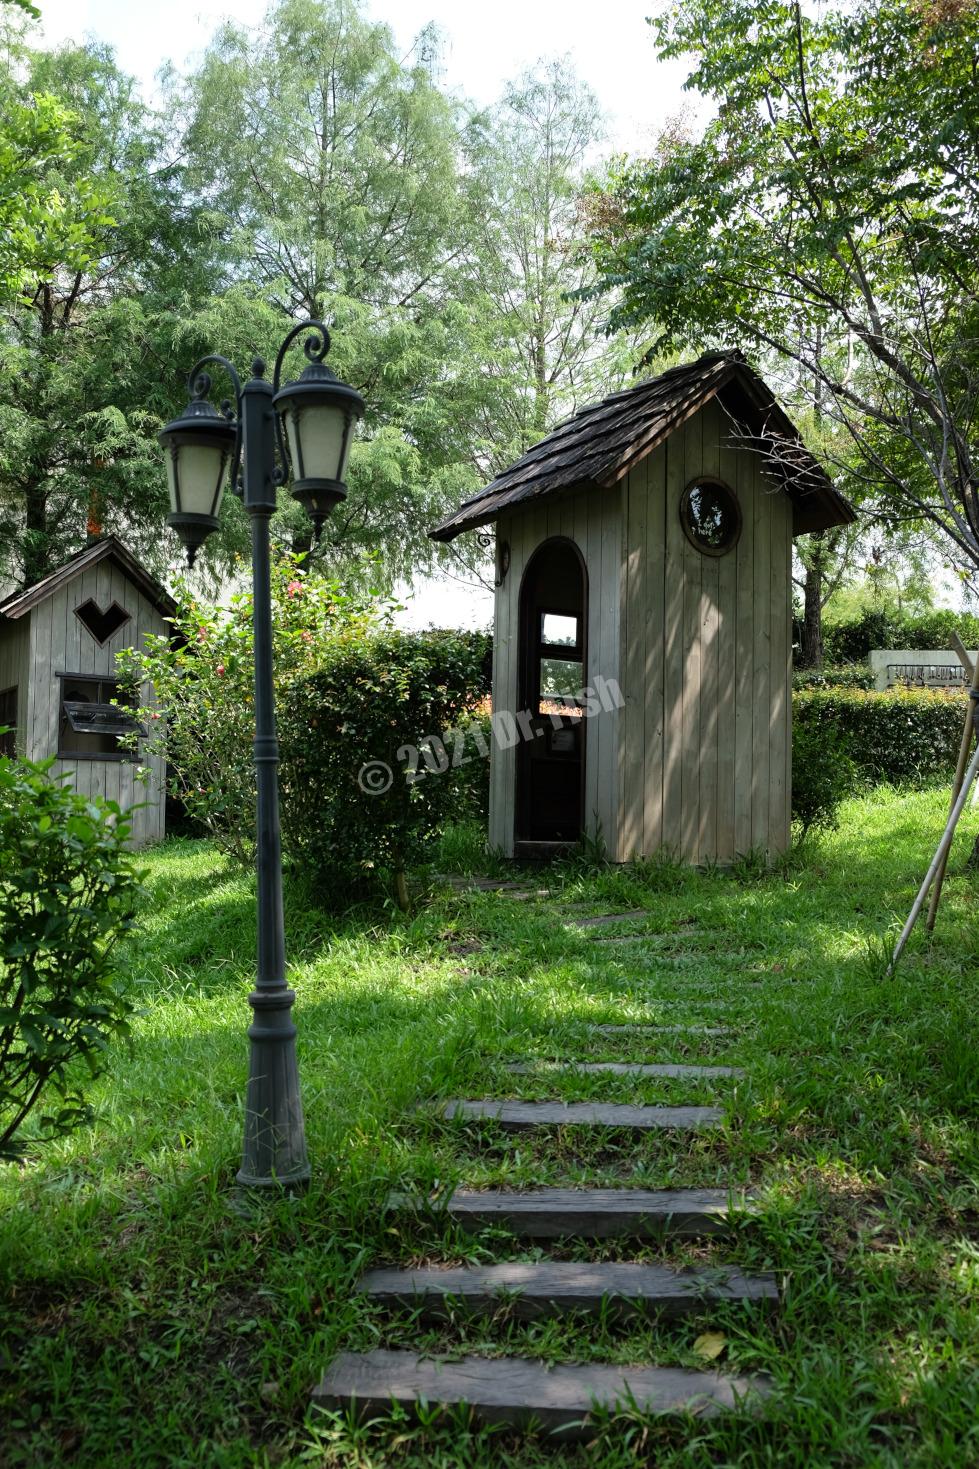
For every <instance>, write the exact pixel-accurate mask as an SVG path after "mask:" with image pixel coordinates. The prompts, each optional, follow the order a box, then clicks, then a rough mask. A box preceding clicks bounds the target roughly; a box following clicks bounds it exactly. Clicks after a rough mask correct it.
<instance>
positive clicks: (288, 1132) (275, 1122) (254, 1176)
mask: <svg viewBox="0 0 979 1469" xmlns="http://www.w3.org/2000/svg"><path fill="white" fill-rule="evenodd" d="M295 998H296V995H295V991H294V990H291V989H289V988H288V987H287V986H285V985H283V986H281V987H279V986H276V988H275V989H274V990H273V991H272V992H271V993H270V992H269V991H267V990H265V991H263V990H260V989H259V990H253V991H252V993H251V994H250V995H249V996H248V1003H249V1004H250V1005H251V1007H252V1009H253V1010H254V1012H255V1019H254V1021H253V1022H252V1024H251V1026H250V1027H249V1030H248V1036H249V1039H250V1041H251V1055H250V1061H249V1068H248V1091H247V1093H246V1096H245V1145H244V1153H243V1156H242V1161H241V1168H240V1169H239V1170H238V1175H237V1181H238V1183H239V1184H240V1185H241V1186H242V1188H250V1189H296V1188H302V1187H304V1186H305V1185H306V1184H307V1183H308V1182H309V1178H310V1166H309V1159H308V1158H307V1156H306V1135H305V1128H304V1125H303V1105H302V1098H301V1096H300V1092H299V1067H298V1064H297V1061H296V1027H295V1026H294V1025H293V1023H292V1016H291V1013H290V1012H291V1010H292V1005H293V1001H294V1000H295Z"/></svg>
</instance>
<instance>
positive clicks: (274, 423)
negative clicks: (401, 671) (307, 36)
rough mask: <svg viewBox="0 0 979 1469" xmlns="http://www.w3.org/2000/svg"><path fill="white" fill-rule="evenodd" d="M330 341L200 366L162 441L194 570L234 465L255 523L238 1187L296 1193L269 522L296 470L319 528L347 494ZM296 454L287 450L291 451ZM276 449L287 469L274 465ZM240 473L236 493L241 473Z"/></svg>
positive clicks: (304, 1167)
mask: <svg viewBox="0 0 979 1469" xmlns="http://www.w3.org/2000/svg"><path fill="white" fill-rule="evenodd" d="M307 330H311V331H312V332H313V333H314V335H311V336H310V337H308V338H307V340H306V342H305V343H304V344H303V350H304V351H305V353H306V357H307V358H308V360H309V366H308V367H306V369H305V370H304V371H303V373H302V376H301V377H300V378H299V379H298V381H296V382H290V383H286V385H285V386H284V387H280V386H279V378H280V374H281V371H282V363H283V359H284V357H285V354H286V352H287V350H288V348H289V347H290V346H291V344H292V342H293V341H294V340H295V338H296V337H297V336H298V335H299V334H300V332H303V331H307ZM329 350H330V334H329V332H328V331H327V330H326V327H325V326H324V325H323V324H322V322H319V321H308V322H303V323H302V324H301V325H299V326H297V327H295V328H294V329H293V330H292V331H291V332H290V333H289V335H288V336H287V337H286V339H285V341H284V342H283V343H282V346H281V347H280V348H279V353H278V356H277V358H276V362H275V372H274V373H273V379H272V382H271V383H270V382H268V381H267V380H266V377H265V363H264V362H263V361H262V360H261V358H256V360H255V361H254V362H253V363H252V374H253V376H252V378H251V380H250V381H249V382H247V383H245V385H244V387H243V386H242V384H241V381H240V379H239V377H238V374H237V372H236V371H235V369H234V366H233V365H232V364H231V363H230V362H228V361H227V359H226V358H224V357H218V356H208V357H203V358H201V360H200V362H198V364H197V366H196V367H195V368H194V369H193V371H192V372H191V374H190V377H189V379H188V382H189V386H190V392H191V401H190V402H189V403H188V404H187V407H186V408H185V409H184V411H183V413H182V414H181V416H180V417H179V418H176V419H174V421H173V422H172V423H168V424H167V426H166V428H165V429H164V430H163V431H162V433H161V434H160V442H161V443H162V444H163V446H164V448H165V449H166V450H167V475H168V478H169V482H170V506H171V509H170V514H169V515H168V516H167V524H168V525H169V526H171V527H172V528H173V529H174V530H175V531H176V532H177V535H178V536H179V537H180V539H181V540H182V541H183V543H184V545H185V546H186V548H187V560H188V563H189V564H190V565H191V566H193V564H194V558H195V557H196V555H197V552H198V550H199V549H200V547H201V545H203V543H204V541H205V540H206V539H207V537H208V536H209V535H210V534H211V532H212V531H213V530H216V529H217V526H218V512H219V510H220V505H221V494H222V491H223V489H224V482H225V477H226V474H227V470H228V465H229V464H230V465H231V466H232V468H231V483H232V487H233V488H234V489H235V491H236V492H237V493H240V494H241V496H242V499H243V502H244V506H245V509H246V510H247V511H248V514H249V516H250V517H251V526H252V582H253V588H254V597H253V608H254V614H253V615H254V634H255V638H254V641H255V773H256V781H257V787H258V805H257V814H258V832H257V835H258V858H257V870H258V972H257V979H256V984H255V988H254V990H253V991H252V993H251V994H250V995H249V997H248V1001H249V1004H250V1005H251V1007H252V1010H253V1012H254V1017H253V1020H252V1024H251V1026H250V1028H249V1031H248V1035H249V1038H250V1041H251V1052H250V1059H249V1071H248V1092H247V1096H246V1100H245V1142H244V1151H243V1156H242V1164H241V1168H240V1170H239V1172H238V1182H239V1183H240V1184H243V1185H245V1186H247V1187H249V1188H269V1187H275V1186H278V1187H290V1186H293V1187H294V1186H297V1185H300V1184H303V1183H305V1182H306V1180H307V1179H308V1178H309V1171H310V1170H309V1160H308V1158H307V1156H306V1137H305V1130H304V1126H303V1108H302V1099H301V1097H300V1093H299V1070H298V1067H297V1064H296V1027H295V1025H294V1024H293V1021H292V1013H291V1012H292V1006H293V1002H294V1000H295V998H296V996H295V992H294V991H293V990H291V989H290V988H289V986H288V985H287V984H286V979H285V931H284V925H283V919H282V849H281V842H280V836H279V774H278V765H279V742H278V738H277V736H276V729H275V693H274V685H273V681H272V588H271V577H270V566H269V520H270V518H271V516H272V513H273V511H274V510H275V507H276V492H277V490H278V487H279V486H280V485H282V484H284V483H285V482H286V479H287V477H288V475H289V468H290V462H291V467H292V475H293V489H292V493H293V496H294V497H295V499H297V500H298V501H299V502H300V503H301V504H303V505H305V507H306V509H307V511H308V513H309V515H310V516H311V518H312V521H313V524H314V526H315V528H316V535H317V536H319V533H320V531H321V529H322V525H323V521H324V520H325V519H326V517H327V515H329V513H330V511H331V510H332V508H333V506H334V505H336V504H338V503H339V502H340V501H341V500H343V499H344V498H345V497H346V493H347V490H346V486H345V484H344V480H343V477H344V474H345V472H346V467H347V455H348V453H349V450H350V440H351V437H352V435H353V428H354V424H355V422H356V420H357V419H359V418H360V416H361V415H362V413H363V411H364V402H363V399H362V398H361V396H360V394H359V393H357V392H355V391H354V389H353V388H351V387H348V386H347V384H346V383H343V382H341V381H340V379H339V378H338V377H336V376H335V375H334V373H332V372H331V371H330V369H329V368H328V367H327V366H326V365H325V364H324V362H323V358H324V357H325V356H326V354H327V352H328V351H329ZM211 362H214V363H217V364H218V365H219V366H221V367H223V368H224V369H225V371H226V372H227V373H228V375H229V377H230V378H231V381H232V382H233V383H234V388H235V400H236V407H237V416H234V415H233V414H232V411H231V409H230V405H228V404H224V405H222V411H221V412H219V411H218V410H217V409H216V408H214V407H213V406H212V404H211V403H210V402H209V401H208V394H209V392H210V389H211V380H210V378H209V377H208V375H207V373H206V372H204V371H203V368H204V367H205V366H206V365H207V364H208V363H211ZM287 445H288V449H287ZM276 446H278V463H277V462H276ZM239 468H240V470H241V484H240V487H239V482H238V472H239Z"/></svg>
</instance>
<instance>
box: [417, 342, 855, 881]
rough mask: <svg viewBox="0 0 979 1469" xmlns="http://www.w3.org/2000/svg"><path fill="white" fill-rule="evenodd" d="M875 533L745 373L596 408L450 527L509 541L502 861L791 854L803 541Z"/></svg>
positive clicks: (502, 697) (643, 390) (448, 536)
mask: <svg viewBox="0 0 979 1469" xmlns="http://www.w3.org/2000/svg"><path fill="white" fill-rule="evenodd" d="M853 518H854V516H853V510H852V509H851V507H850V505H849V504H848V503H847V501H846V500H845V499H844V498H843V497H842V496H841V495H840V494H839V493H838V492H837V491H836V490H835V489H834V488H833V485H832V484H831V483H830V480H829V479H828V477H827V475H826V473H825V472H824V470H823V469H822V468H821V467H820V465H819V464H818V463H817V461H816V460H815V459H814V458H813V457H812V455H811V454H810V453H809V452H808V450H807V449H806V448H805V446H804V445H803V443H802V441H801V438H800V436H799V433H798V430H797V429H796V428H795V427H794V425H793V424H792V423H791V421H790V420H789V418H788V417H787V416H786V414H785V413H784V412H783V410H782V409H781V408H780V407H779V405H778V403H777V402H776V401H775V399H774V397H773V396H772V394H771V392H770V391H769V389H768V388H767V387H766V386H765V384H764V383H763V382H762V380H761V378H759V377H758V375H757V374H756V373H755V372H753V371H752V369H751V368H750V367H749V366H748V365H747V363H746V361H745V359H744V358H743V357H742V356H741V354H740V353H738V352H727V353H712V354H709V355H707V356H705V357H702V358H701V359H700V360H699V361H697V362H694V363H691V364H688V365H685V366H682V367H676V368H672V369H671V370H670V371H668V372H665V373H663V374H662V376H660V377H658V378H655V379H653V380H652V381H650V382H644V383H641V384H640V385H639V386H638V387H635V388H631V389H629V390H627V391H625V392H621V393H616V394H614V395H613V396H612V397H609V398H606V399H605V400H604V401H603V402H601V403H597V404H594V405H592V406H590V407H587V408H584V409H582V410H581V411H580V412H578V413H576V414H575V415H574V417H573V418H570V419H569V420H568V421H567V422H566V423H564V424H563V425H561V427H559V428H557V429H555V430H554V432H553V433H551V434H549V435H548V436H547V437H546V438H545V439H543V440H542V441H541V442H540V443H539V444H536V445H535V446H534V447H533V448H532V449H530V450H528V452H527V453H526V454H524V455H523V457H522V458H521V459H519V460H518V461H517V463H516V464H514V465H512V466H511V467H510V468H509V469H507V470H505V471H504V472H503V473H502V474H500V475H498V476H497V478H496V479H495V480H494V481H493V482H492V484H490V485H488V486H487V487H486V489H484V490H482V491H481V492H480V493H479V494H478V495H476V496H474V497H473V498H472V499H470V500H468V501H466V503H465V504H464V505H462V506H461V507H460V508H459V509H458V510H457V511H455V513H454V514H452V515H450V516H449V517H448V518H447V519H446V520H444V521H443V522H442V523H441V524H440V525H438V526H437V527H435V529H434V530H433V531H432V532H431V535H432V536H433V537H434V538H435V539H436V540H440V541H450V540H452V539H453V538H454V537H455V536H457V535H459V534H461V533H462V532H463V531H469V530H473V529H475V528H477V527H479V526H486V525H490V524H493V525H495V527H496V567H497V572H496V581H497V590H496V607H495V644H494V666H493V708H494V719H495V720H496V722H497V728H496V731H495V732H496V736H497V737H496V739H495V740H494V743H493V747H492V753H491V771H490V826H489V839H490V843H491V845H492V846H493V847H496V848H498V849H500V850H502V851H503V852H504V853H505V854H506V855H508V856H518V857H520V856H544V855H547V854H549V853H554V852H557V851H560V850H561V849H562V847H564V846H565V845H566V844H567V843H568V842H572V841H576V840H578V839H579V838H580V837H581V835H582V834H586V835H588V836H590V837H592V838H595V839H600V840H601V841H602V842H603V843H604V846H605V848H606V850H607V851H608V853H609V855H610V856H611V857H612V858H613V859H614V860H618V861H626V860H628V859H630V858H632V857H637V856H643V855H651V854H652V853H654V852H656V851H659V850H662V849H666V850H667V851H669V852H671V853H674V854H676V855H678V856H679V857H681V858H682V859H683V860H684V861H687V862H703V861H707V860H717V861H721V862H725V861H730V860H731V859H732V858H734V857H735V856H736V855H737V854H739V853H742V854H743V853H746V852H748V851H750V850H755V851H762V852H767V853H773V852H778V851H780V850H782V849H784V848H785V847H786V846H787V845H788V843H789V839H790V812H791V716H792V708H791V651H792V650H791V643H792V638H791V568H792V538H793V536H796V535H799V534H801V533H802V532H804V531H816V530H823V529H826V528H827V527H829V526H834V525H840V524H844V523H846V522H849V521H852V520H853Z"/></svg>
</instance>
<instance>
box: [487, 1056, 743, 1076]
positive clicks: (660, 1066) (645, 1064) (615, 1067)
mask: <svg viewBox="0 0 979 1469" xmlns="http://www.w3.org/2000/svg"><path fill="white" fill-rule="evenodd" d="M507 1070H508V1071H511V1072H513V1073H514V1075H519V1076H534V1075H540V1074H541V1073H542V1072H543V1073H545V1074H546V1073H547V1072H548V1071H572V1072H576V1071H584V1072H586V1073H588V1074H592V1075H596V1074H602V1073H604V1074H605V1075H606V1076H663V1077H672V1078H675V1079H677V1080H690V1081H716V1080H719V1079H721V1078H724V1077H740V1076H744V1072H743V1071H742V1069H741V1067H740V1066H695V1065H692V1064H691V1065H689V1066H688V1065H686V1064H685V1063H684V1062H682V1061H511V1062H510V1064H509V1065H508V1066H507Z"/></svg>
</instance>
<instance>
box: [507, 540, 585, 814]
mask: <svg viewBox="0 0 979 1469" xmlns="http://www.w3.org/2000/svg"><path fill="white" fill-rule="evenodd" d="M587 620H588V588H587V578H586V574H585V566H584V562H583V561H582V559H581V554H580V552H579V551H578V548H577V546H576V545H575V544H574V542H573V541H569V540H566V539H564V538H560V539H557V538H555V539H554V540H550V541H545V542H544V544H543V545H541V546H539V547H538V548H537V550H536V551H535V552H534V554H533V556H532V557H531V559H530V562H529V563H528V565H527V569H526V571H525V572H524V577H523V582H522V584H521V587H520V682H519V700H520V703H519V707H520V709H521V710H522V711H526V713H525V714H524V715H523V717H522V718H521V721H520V723H521V725H522V726H523V728H522V731H521V732H522V735H523V738H522V739H521V741H520V745H519V749H518V758H517V800H516V829H515V833H514V835H515V837H516V840H517V842H518V843H520V842H523V843H526V842H543V843H550V842H576V841H577V840H578V839H579V837H580V836H581V830H582V816H583V800H582V784H583V777H584V759H585V721H584V718H583V717H582V716H583V709H582V698H581V691H582V688H583V686H584V684H585V670H586V668H587V649H586V646H585V638H586V627H587Z"/></svg>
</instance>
